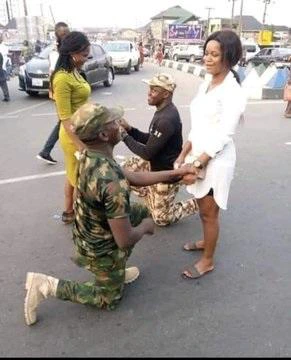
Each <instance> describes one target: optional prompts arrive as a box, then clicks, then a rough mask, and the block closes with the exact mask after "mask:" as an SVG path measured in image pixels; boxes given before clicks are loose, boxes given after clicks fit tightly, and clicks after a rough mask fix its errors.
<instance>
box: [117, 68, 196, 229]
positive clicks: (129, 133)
mask: <svg viewBox="0 0 291 360" xmlns="http://www.w3.org/2000/svg"><path fill="white" fill-rule="evenodd" d="M144 82H146V83H147V84H148V85H149V86H150V89H149V93H148V104H149V105H151V106H156V108H157V111H156V112H155V114H154V117H153V119H152V122H151V124H150V127H149V132H148V133H144V132H141V131H140V130H138V129H136V128H133V127H132V126H130V125H129V124H128V123H127V122H126V121H125V120H124V119H122V120H121V125H122V127H123V129H124V132H122V139H123V141H124V143H125V144H126V145H127V147H128V148H129V149H130V150H131V151H132V152H133V153H135V154H136V155H138V157H133V158H130V159H128V160H127V161H125V163H124V164H123V166H124V168H126V169H128V170H133V171H140V170H143V171H161V170H172V169H173V166H174V162H175V160H176V159H177V157H178V156H179V154H180V151H181V149H182V145H183V139H182V123H181V119H180V115H179V112H178V110H177V108H176V106H175V105H174V104H173V102H172V97H173V92H174V90H175V88H176V84H175V81H174V79H173V78H172V77H171V75H168V74H159V75H157V76H155V77H154V78H153V79H151V80H150V81H144ZM178 190H179V184H178V183H159V184H155V185H153V186H148V187H144V188H134V191H135V193H136V194H137V195H138V196H140V197H144V200H145V203H146V205H147V207H148V208H149V210H150V212H151V214H152V217H153V220H154V221H155V223H156V224H157V225H159V226H166V225H169V224H172V223H175V222H177V221H178V220H180V219H182V218H184V217H186V216H189V215H192V214H194V213H196V212H197V211H198V205H197V202H196V200H195V199H194V198H191V199H189V200H187V201H180V202H178V203H174V201H175V197H176V194H177V192H178Z"/></svg>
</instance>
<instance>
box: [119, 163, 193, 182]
mask: <svg viewBox="0 0 291 360" xmlns="http://www.w3.org/2000/svg"><path fill="white" fill-rule="evenodd" d="M123 173H124V175H125V177H126V178H127V180H128V181H129V183H130V185H133V186H149V185H153V184H156V183H159V182H171V181H175V180H177V181H179V180H180V179H181V178H182V177H183V176H185V175H188V174H192V175H195V174H196V170H195V168H194V167H193V166H191V165H184V166H182V167H180V168H178V169H176V170H167V171H154V172H142V171H141V172H133V171H128V170H125V169H123Z"/></svg>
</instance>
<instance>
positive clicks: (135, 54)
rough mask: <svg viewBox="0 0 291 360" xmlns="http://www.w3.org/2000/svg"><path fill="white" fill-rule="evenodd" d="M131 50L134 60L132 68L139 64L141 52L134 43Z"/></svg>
mask: <svg viewBox="0 0 291 360" xmlns="http://www.w3.org/2000/svg"><path fill="white" fill-rule="evenodd" d="M130 44H131V46H130V49H131V59H132V66H135V65H137V64H138V63H139V51H138V49H137V47H136V45H135V44H134V43H130Z"/></svg>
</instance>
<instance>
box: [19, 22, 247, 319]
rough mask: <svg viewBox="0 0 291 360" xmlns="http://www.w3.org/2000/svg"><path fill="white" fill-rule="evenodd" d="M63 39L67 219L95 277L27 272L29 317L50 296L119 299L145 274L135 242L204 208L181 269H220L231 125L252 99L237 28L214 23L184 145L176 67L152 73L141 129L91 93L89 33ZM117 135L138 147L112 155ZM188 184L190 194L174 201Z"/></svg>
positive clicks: (232, 156) (56, 93) (61, 112)
mask: <svg viewBox="0 0 291 360" xmlns="http://www.w3.org/2000/svg"><path fill="white" fill-rule="evenodd" d="M57 30H58V29H57V28H56V32H57ZM58 40H59V44H58V45H59V46H58V48H57V50H58V54H59V56H58V59H57V62H56V64H55V67H54V71H53V72H52V75H51V92H52V97H53V100H54V101H55V106H56V110H57V114H58V125H57V126H58V127H59V139H60V144H61V147H62V150H63V153H64V159H65V169H66V178H65V191H64V197H65V207H64V212H63V216H62V220H63V222H64V223H66V224H69V223H72V222H73V240H74V245H75V257H74V261H75V263H76V264H77V265H78V266H81V267H84V268H85V269H87V270H89V271H90V272H91V273H92V274H93V275H94V281H92V282H86V283H79V282H76V281H70V280H64V279H57V278H54V277H51V276H48V275H45V274H40V273H33V272H29V273H27V277H26V284H25V288H26V297H25V304H24V314H25V321H26V324H27V325H32V324H34V323H35V322H36V321H37V307H38V305H39V303H40V302H41V301H42V300H43V299H46V298H47V297H49V296H50V297H55V298H58V299H60V300H64V301H72V302H75V303H80V304H90V305H93V306H95V307H96V308H99V309H109V310H112V309H115V308H116V306H117V305H118V304H119V302H120V300H121V298H122V295H123V291H124V286H125V285H126V284H129V283H131V282H133V281H135V280H136V279H137V278H138V276H139V269H138V268H137V267H131V268H127V267H126V263H127V260H128V258H129V256H130V255H131V253H132V251H133V249H134V246H135V245H136V244H137V243H138V242H139V241H140V240H141V239H142V238H143V236H144V235H152V234H153V233H154V231H155V226H161V227H163V226H171V225H172V224H174V223H176V222H177V221H179V220H180V219H182V218H184V217H186V216H191V215H195V214H197V213H198V212H199V214H200V218H201V221H202V228H203V234H202V237H201V239H199V240H195V241H191V242H187V243H186V244H185V245H184V250H186V251H196V250H198V251H201V254H202V255H201V258H200V260H198V262H196V263H195V264H192V265H191V266H190V267H188V268H186V269H185V270H184V271H183V272H182V274H181V275H182V276H183V277H184V278H185V279H197V278H200V277H202V276H204V275H205V274H207V273H209V272H211V271H213V269H214V267H215V264H214V254H215V248H216V244H217V240H218V237H219V211H220V209H224V210H225V209H226V208H227V202H228V194H229V189H230V185H231V181H232V177H233V172H234V168H235V162H236V153H235V145H234V141H233V135H234V133H235V131H236V127H237V125H238V123H239V120H240V118H241V116H242V114H243V112H244V109H245V105H246V99H245V96H244V93H243V91H242V89H241V87H240V84H239V78H238V76H237V74H236V73H235V71H234V70H233V67H234V66H235V65H236V64H237V63H238V61H239V59H240V57H241V52H242V46H241V42H240V39H239V38H238V36H237V35H236V34H235V33H234V32H232V31H230V30H224V31H218V32H215V33H213V34H212V35H211V36H210V37H209V38H208V39H207V41H206V43H205V46H204V62H205V66H206V70H207V72H208V73H209V74H211V75H212V76H211V77H210V79H209V80H205V82H204V83H203V84H202V85H201V87H200V89H199V92H198V94H197V96H196V97H195V98H194V99H193V101H192V103H191V132H190V134H189V137H188V139H187V141H186V142H185V143H184V145H183V139H182V122H181V118H180V115H179V112H178V109H177V108H176V106H175V105H174V103H173V94H174V92H175V90H176V82H175V80H174V78H173V77H172V76H171V75H170V74H166V73H160V74H157V75H155V76H154V77H153V78H152V79H150V80H147V81H146V83H147V85H148V104H149V105H150V106H154V107H155V108H156V112H155V114H154V117H153V119H152V120H151V122H150V126H149V129H148V131H147V132H142V131H140V130H139V129H137V128H134V127H133V126H131V125H130V124H129V123H128V121H126V119H125V116H124V111H123V109H122V108H121V107H113V108H108V107H105V106H103V105H102V104H96V103H95V104H93V103H91V102H90V101H89V96H90V86H89V84H88V83H87V82H86V81H85V80H84V78H83V77H82V76H81V75H80V73H79V70H80V68H81V66H82V65H83V63H84V62H85V61H86V60H87V57H88V54H89V49H90V42H89V41H88V38H87V37H86V36H85V35H84V34H83V33H81V32H76V31H72V32H69V31H68V29H67V30H66V31H65V35H64V37H63V38H62V39H60V38H59V39H58ZM141 45H142V44H141ZM120 141H123V142H124V144H125V145H126V146H127V147H128V148H129V149H130V150H131V151H132V152H133V153H134V156H133V157H132V158H129V159H127V160H126V161H125V162H124V163H123V164H121V165H119V164H118V163H117V162H116V161H115V159H114V157H113V150H114V147H115V146H116V145H117V144H118V143H119V142H120ZM181 185H187V190H188V192H189V194H190V197H189V199H187V200H186V201H180V202H175V197H176V194H177V192H178V190H179V187H180V186H181ZM131 191H133V192H135V193H136V194H137V195H138V196H139V197H140V198H141V200H140V201H139V202H138V203H132V202H131V201H130V193H131Z"/></svg>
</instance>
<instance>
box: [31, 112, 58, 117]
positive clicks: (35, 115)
mask: <svg viewBox="0 0 291 360" xmlns="http://www.w3.org/2000/svg"><path fill="white" fill-rule="evenodd" d="M32 116H34V117H37V116H57V113H56V112H54V113H45V114H32Z"/></svg>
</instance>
